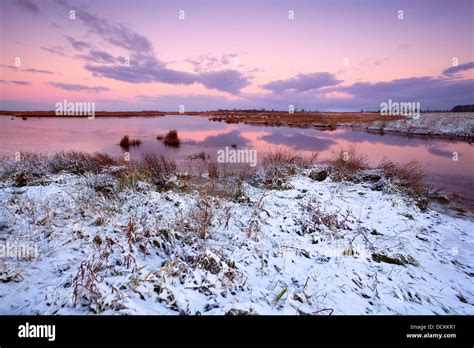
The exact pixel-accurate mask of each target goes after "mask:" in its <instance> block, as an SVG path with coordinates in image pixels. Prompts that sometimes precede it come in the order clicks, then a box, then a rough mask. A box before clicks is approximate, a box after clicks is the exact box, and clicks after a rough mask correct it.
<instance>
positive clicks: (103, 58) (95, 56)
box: [68, 8, 249, 94]
mask: <svg viewBox="0 0 474 348" xmlns="http://www.w3.org/2000/svg"><path fill="white" fill-rule="evenodd" d="M76 17H77V18H79V19H80V20H81V21H82V22H83V23H84V24H85V25H86V26H87V27H88V28H89V29H90V30H91V31H92V32H94V33H95V34H97V35H99V36H100V37H101V38H102V39H103V40H104V41H106V42H108V43H110V44H112V45H114V46H115V47H117V48H122V49H125V50H126V51H128V53H129V59H130V66H125V65H124V64H118V62H117V60H116V59H115V58H114V57H113V56H112V55H110V54H108V53H106V52H102V51H93V50H91V51H90V52H89V54H87V55H77V56H76V57H77V58H80V59H84V60H87V61H89V64H86V65H85V67H84V68H85V69H86V70H88V71H89V72H91V73H92V74H93V75H94V76H96V77H106V78H110V79H114V80H118V81H124V82H129V83H154V82H161V83H169V84H178V85H180V84H181V85H191V84H193V83H200V84H202V85H203V86H204V87H206V88H209V89H216V90H219V91H224V92H228V93H231V94H238V93H240V90H241V89H242V88H243V87H245V86H247V85H248V84H249V77H247V76H246V75H244V74H243V73H241V72H239V71H237V70H232V69H226V70H217V71H206V72H199V73H191V72H186V71H179V70H175V69H171V68H168V67H167V66H166V63H164V62H162V61H160V60H159V59H158V58H156V57H155V55H154V53H153V47H152V44H151V43H150V41H149V40H148V38H146V37H145V36H143V35H141V34H138V33H136V32H134V31H133V30H132V29H130V28H128V27H126V26H124V25H122V24H120V23H115V22H111V21H109V20H107V19H105V18H100V17H98V16H96V15H94V14H91V13H89V12H87V11H85V10H84V9H81V8H78V9H76ZM71 39H72V38H71ZM68 40H69V41H70V42H71V43H72V41H71V40H70V39H68ZM74 43H75V44H76V41H74ZM76 46H77V44H76ZM73 47H74V45H73ZM76 48H78V47H76ZM229 58H231V56H226V55H225V56H223V57H222V58H221V63H223V64H225V63H228V62H229ZM92 63H96V64H92ZM114 63H115V64H114Z"/></svg>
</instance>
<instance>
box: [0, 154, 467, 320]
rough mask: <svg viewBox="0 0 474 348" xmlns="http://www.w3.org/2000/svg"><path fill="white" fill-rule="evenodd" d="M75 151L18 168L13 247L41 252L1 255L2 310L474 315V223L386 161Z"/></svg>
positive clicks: (6, 178)
mask: <svg viewBox="0 0 474 348" xmlns="http://www.w3.org/2000/svg"><path fill="white" fill-rule="evenodd" d="M87 158H88V159H89V160H90V161H93V160H91V158H89V157H87ZM87 158H86V159H87ZM83 160H84V158H83ZM38 161H40V162H41V163H44V161H46V160H45V159H44V158H43V159H38ZM97 161H99V160H97ZM73 162H74V161H69V162H67V163H68V166H67V168H68V170H59V169H57V170H56V171H55V172H51V166H49V167H48V166H43V167H41V166H40V167H39V168H40V169H35V170H37V171H44V173H47V175H44V176H40V175H37V173H35V172H34V171H35V170H34V169H31V171H30V172H24V171H25V170H24V168H23V169H22V170H23V172H22V175H23V176H21V175H20V176H19V173H18V172H16V170H18V168H17V169H15V164H11V163H7V162H4V163H3V164H2V171H0V177H1V178H2V179H1V181H0V202H1V204H0V243H2V244H3V245H5V243H6V242H8V243H9V245H10V246H11V245H15V243H16V245H17V246H22V245H25V244H27V243H28V245H31V244H33V245H34V246H35V247H36V250H37V255H33V256H32V257H23V256H24V255H22V257H15V255H12V250H13V249H12V250H10V254H8V255H3V256H4V257H3V258H2V259H0V260H1V262H2V264H1V268H0V313H1V314H94V313H100V314H189V315H194V314H206V315H207V314H319V315H329V314H474V307H473V305H474V291H473V289H474V287H473V276H474V269H473V266H472V265H473V260H474V241H473V236H472V231H473V226H474V222H473V220H472V219H471V218H469V217H461V216H458V217H456V216H452V215H447V214H442V213H439V212H436V211H434V210H432V209H431V208H430V207H429V206H428V207H427V206H426V205H425V204H421V205H420V199H419V197H417V196H416V195H409V194H407V191H406V190H404V189H400V187H399V186H398V185H397V183H396V180H393V178H386V177H384V176H383V175H381V172H380V171H374V170H365V169H363V170H360V172H358V173H357V175H356V176H355V177H356V178H357V180H346V179H347V178H345V177H344V176H341V175H335V174H340V172H337V171H335V170H334V168H330V167H328V166H325V165H321V164H314V165H313V164H309V163H297V164H296V165H294V166H293V165H292V167H291V168H290V169H291V170H288V167H286V168H285V167H284V166H283V167H284V168H283V170H281V167H279V168H278V170H276V168H275V167H271V166H267V167H266V168H263V169H262V170H260V171H259V172H258V173H257V174H254V175H250V176H249V177H248V178H242V176H235V177H227V178H222V177H221V178H220V179H218V180H215V179H212V178H209V177H207V176H206V175H204V176H203V177H201V180H199V183H193V180H192V179H191V178H190V177H189V176H187V175H183V174H182V173H172V171H174V170H175V168H172V167H171V168H170V167H166V166H165V165H164V162H163V163H161V164H158V163H153V167H152V166H150V168H157V167H156V165H159V166H160V168H161V169H160V170H164V169H163V168H165V167H166V169H167V170H168V172H166V175H156V174H157V173H156V172H153V171H150V172H148V170H149V169H146V168H144V167H136V168H134V169H133V170H136V172H134V173H135V174H134V175H135V176H134V177H133V178H132V177H131V175H132V174H131V173H132V169H131V168H128V169H124V168H123V167H122V166H121V165H117V163H114V164H113V165H111V163H109V161H108V160H107V159H104V158H102V159H100V162H101V163H102V167H100V170H91V169H90V168H89V169H87V170H86V169H84V168H82V167H80V166H77V165H73V164H74V163H73ZM88 163H92V162H88ZM36 164H38V163H36ZM61 166H62V167H64V166H65V163H61ZM71 168H72V169H74V170H72V169H71ZM91 168H92V167H91ZM147 168H148V167H147ZM137 171H139V173H138V174H137ZM145 172H146V173H147V174H146V175H145V174H144V173H145ZM118 173H119V174H118ZM276 176H279V177H280V179H279V180H275V177H276ZM158 179H159V180H158ZM269 179H271V180H270V181H269ZM16 250H18V248H17V249H16ZM13 251H14V250H13ZM17 256H18V255H17Z"/></svg>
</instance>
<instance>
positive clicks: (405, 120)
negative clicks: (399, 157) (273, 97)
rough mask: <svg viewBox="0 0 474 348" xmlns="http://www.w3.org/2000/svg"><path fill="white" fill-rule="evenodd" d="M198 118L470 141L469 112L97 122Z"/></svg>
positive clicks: (221, 115) (235, 114)
mask: <svg viewBox="0 0 474 348" xmlns="http://www.w3.org/2000/svg"><path fill="white" fill-rule="evenodd" d="M0 116H3V117H15V118H23V119H28V118H29V117H31V118H38V117H41V118H42V117H44V118H46V117H48V118H55V117H57V118H60V117H63V118H87V116H58V115H56V113H55V112H54V111H0ZM162 116H201V117H209V120H210V121H213V122H225V123H228V124H238V123H243V124H246V125H251V126H267V127H281V126H284V127H296V128H317V129H322V130H328V131H333V130H336V129H338V128H351V129H354V130H363V131H367V132H369V133H378V134H396V135H404V136H416V137H424V138H430V137H436V138H445V139H452V140H461V141H467V142H472V141H473V140H474V113H473V112H448V111H446V112H423V113H421V114H420V117H419V118H412V117H405V116H385V115H381V114H380V113H379V112H294V113H288V112H285V111H253V110H246V111H237V110H236V111H228V110H223V111H191V112H185V113H180V112H163V111H136V112H133V111H97V112H95V116H94V117H97V118H107V117H109V118H120V117H124V118H127V117H162Z"/></svg>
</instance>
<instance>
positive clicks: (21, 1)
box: [16, 0, 41, 14]
mask: <svg viewBox="0 0 474 348" xmlns="http://www.w3.org/2000/svg"><path fill="white" fill-rule="evenodd" d="M16 4H17V5H18V6H20V7H21V8H23V9H25V10H27V11H29V12H31V13H33V14H39V13H40V12H41V11H40V9H39V7H38V5H36V4H35V3H34V2H33V1H30V0H17V2H16Z"/></svg>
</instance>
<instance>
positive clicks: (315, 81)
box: [262, 72, 342, 93]
mask: <svg viewBox="0 0 474 348" xmlns="http://www.w3.org/2000/svg"><path fill="white" fill-rule="evenodd" d="M341 82H342V81H341V80H337V79H336V78H335V77H334V75H333V74H331V73H328V72H316V73H311V74H298V75H296V76H295V77H292V78H289V79H286V80H277V81H272V82H269V83H267V84H265V85H263V86H262V87H263V88H265V89H268V90H270V91H272V92H273V93H282V92H285V91H296V92H305V91H309V90H314V89H320V88H322V87H329V86H335V85H338V84H339V83H341Z"/></svg>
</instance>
